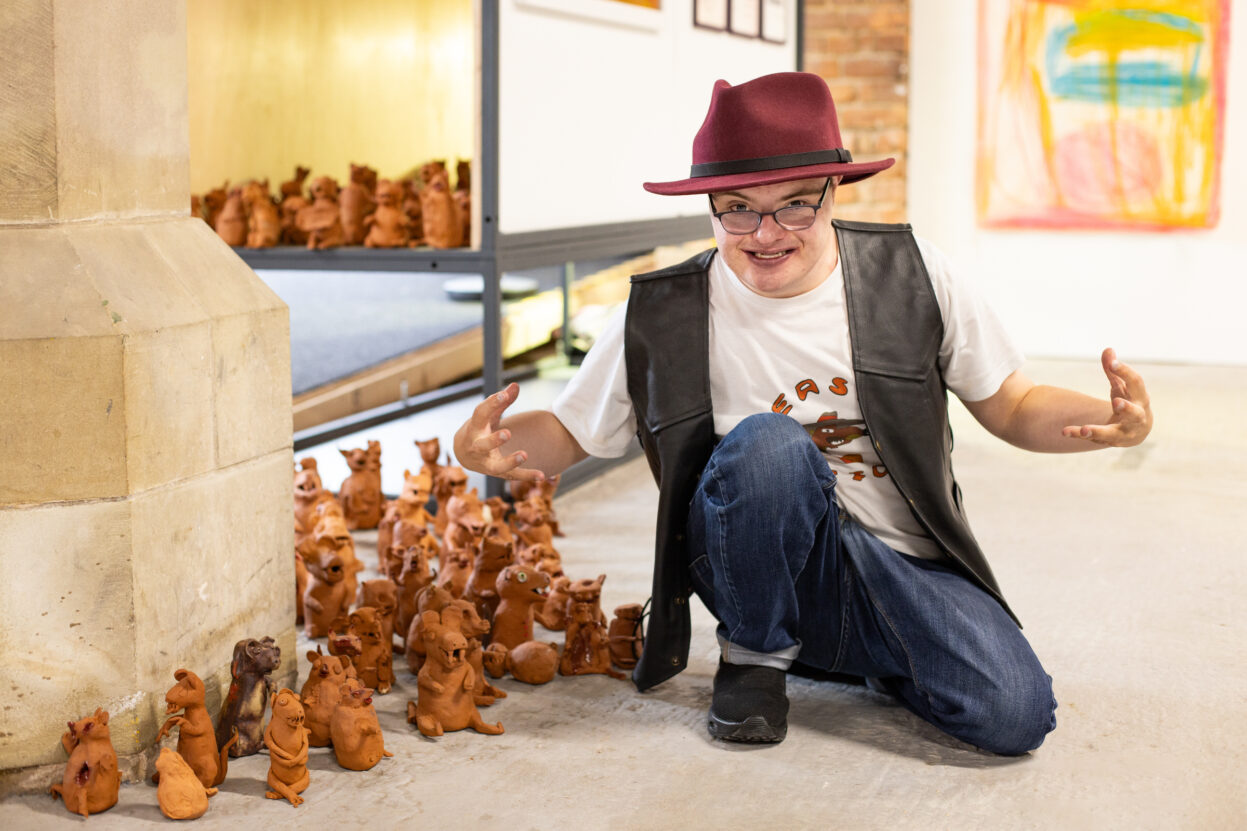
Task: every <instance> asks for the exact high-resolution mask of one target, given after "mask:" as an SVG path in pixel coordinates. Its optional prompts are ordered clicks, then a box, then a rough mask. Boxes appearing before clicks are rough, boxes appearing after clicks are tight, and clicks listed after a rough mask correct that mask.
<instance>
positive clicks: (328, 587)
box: [299, 537, 350, 638]
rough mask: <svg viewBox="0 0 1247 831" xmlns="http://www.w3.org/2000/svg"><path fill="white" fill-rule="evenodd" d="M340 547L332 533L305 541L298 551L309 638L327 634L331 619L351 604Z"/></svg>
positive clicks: (306, 628) (343, 613)
mask: <svg viewBox="0 0 1247 831" xmlns="http://www.w3.org/2000/svg"><path fill="white" fill-rule="evenodd" d="M340 550H341V549H340V547H339V545H338V543H337V541H335V540H334V539H333V538H332V537H317V538H314V539H311V540H307V541H306V542H304V544H303V546H302V548H301V549H300V551H299V553H300V554H301V555H303V562H304V564H305V565H306V566H307V589H306V590H305V591H304V592H303V632H304V634H306V635H307V636H308V637H309V638H323V637H325V636H326V635H328V634H329V631H330V629H331V627H332V625H333V622H334V620H336V619H337V618H339V617H341V616H342V615H345V614H346V611H347V609H349V608H350V595H348V594H347V593H346V567H345V566H344V565H343V563H342V557H341V556H340V555H339V553H338V552H339V551H340Z"/></svg>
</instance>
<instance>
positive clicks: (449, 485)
mask: <svg viewBox="0 0 1247 831" xmlns="http://www.w3.org/2000/svg"><path fill="white" fill-rule="evenodd" d="M467 489H468V474H467V472H466V471H464V469H463V468H461V467H459V466H458V465H451V464H446V465H443V466H442V468H441V469H440V470H438V472H437V475H436V476H434V477H433V501H434V502H436V503H437V510H436V512H435V513H434V515H433V530H434V531H435V532H436V533H437V536H439V537H442V536H444V535H445V534H446V525H447V523H448V522H449V521H450V518H449V515H448V514H447V512H446V506H447V503H449V502H450V499H451V497H453V496H456V495H458V494H461V493H463V492H464V491H466V490H467Z"/></svg>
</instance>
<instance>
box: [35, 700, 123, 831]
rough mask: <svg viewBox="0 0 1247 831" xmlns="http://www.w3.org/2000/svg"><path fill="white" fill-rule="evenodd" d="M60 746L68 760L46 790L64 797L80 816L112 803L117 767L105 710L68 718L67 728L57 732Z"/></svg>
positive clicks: (118, 778)
mask: <svg viewBox="0 0 1247 831" xmlns="http://www.w3.org/2000/svg"><path fill="white" fill-rule="evenodd" d="M61 747H63V748H65V752H66V753H68V754H69V761H68V762H67V763H66V764H65V774H64V776H62V777H61V784H59V785H53V786H52V787H51V788H49V789H48V792H49V793H51V794H52V796H59V797H60V798H61V799H62V800H64V801H65V807H66V808H67V809H69V811H71V812H72V813H75V814H82V815H83V816H84V817H85V816H88V815H90V814H98V813H100V812H101V811H107V810H108V809H109V808H111V807H113V806H114V805H116V804H117V794H118V793H119V792H120V790H121V770H120V769H119V768H118V767H117V751H115V750H114V749H113V741H112V737H111V736H110V735H109V733H108V711H107V710H100V709H97V710H96V711H95V715H92V716H86V717H85V718H82V719H79V720H78V721H76V722H75V721H71V722H69V730H68V731H67V732H66V733H65V734H64V735H62V736H61Z"/></svg>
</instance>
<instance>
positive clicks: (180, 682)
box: [152, 669, 238, 788]
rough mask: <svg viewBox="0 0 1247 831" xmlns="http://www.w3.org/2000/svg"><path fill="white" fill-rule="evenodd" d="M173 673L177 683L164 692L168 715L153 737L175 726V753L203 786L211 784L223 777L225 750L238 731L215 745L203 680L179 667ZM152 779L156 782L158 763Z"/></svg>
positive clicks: (226, 754)
mask: <svg viewBox="0 0 1247 831" xmlns="http://www.w3.org/2000/svg"><path fill="white" fill-rule="evenodd" d="M173 677H174V678H175V679H177V683H176V684H174V685H173V686H172V687H170V688H169V691H168V692H167V693H165V702H166V705H167V706H166V712H168V713H169V714H170V715H169V718H168V719H166V720H165V723H164V725H163V726H161V728H160V732H159V733H157V734H156V741H157V742H159V741H161V740H162V739H164V737H165V735H166V734H167V733H168V732H169V730H171V729H172V728H174V727H176V728H178V747H177V754H178V757H179V758H180V759H182V760H183V761H184V762H185V763H186V764H187V765H189V766H190V768H191V770H193V771H194V772H195V775H196V776H197V777H199V781H200V783H202V785H203V786H204V787H205V788H215V787H216V786H217V785H219V784H221V783H222V782H224V781H225V774H226V773H227V772H228V771H229V750H230V747H231V746H232V745H233V744H234V742H236V741H238V734H237V733H234V734H233V735H232V736H231V737H230V740H229V741H228V742H226V743H225V746H224V747H221V748H219V749H218V747H217V743H216V733H215V732H214V731H213V729H212V717H211V716H209V715H208V708H207V707H206V706H205V705H204V682H203V681H202V680H201V679H200V678H199V676H198V675H196V674H195V673H193V672H191V671H190V670H189V669H179V670H178V671H177V672H175V673H173ZM179 710H180V711H181V713H180V714H178V711H179ZM152 781H153V782H156V783H159V782H160V767H159V766H157V768H156V773H154V774H153V775H152Z"/></svg>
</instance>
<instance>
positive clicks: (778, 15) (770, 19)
mask: <svg viewBox="0 0 1247 831" xmlns="http://www.w3.org/2000/svg"><path fill="white" fill-rule="evenodd" d="M785 2H787V0H762V24H761V25H762V39H763V40H767V41H770V42H771V43H783V42H785V41H786V40H788V11H787V8H786V7H785V6H784V3H785Z"/></svg>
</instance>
